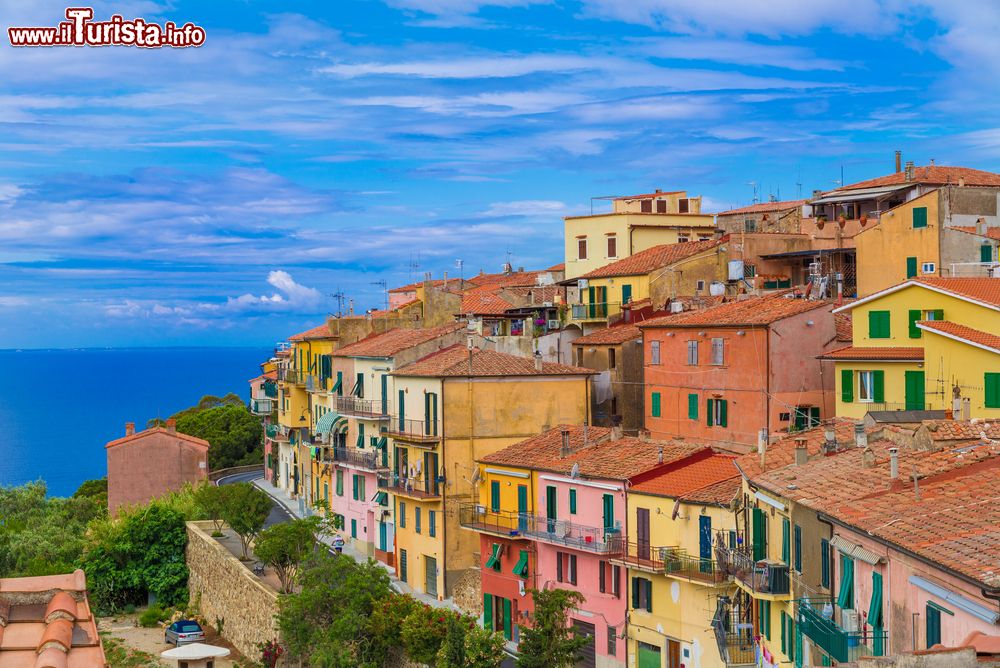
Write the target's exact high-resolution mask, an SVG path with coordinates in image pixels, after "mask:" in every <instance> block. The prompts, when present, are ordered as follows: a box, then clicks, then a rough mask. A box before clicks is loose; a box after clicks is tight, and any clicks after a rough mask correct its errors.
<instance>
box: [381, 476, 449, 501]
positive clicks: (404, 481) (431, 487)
mask: <svg viewBox="0 0 1000 668" xmlns="http://www.w3.org/2000/svg"><path fill="white" fill-rule="evenodd" d="M378 486H379V487H380V488H382V489H385V490H386V491H389V492H392V493H393V494H396V495H398V496H408V497H411V498H414V499H437V498H440V496H441V492H442V490H443V489H444V479H443V477H441V478H431V477H428V478H424V477H422V476H421V477H412V478H405V477H402V476H399V475H396V474H395V473H393V474H391V475H388V476H386V477H384V478H379V479H378Z"/></svg>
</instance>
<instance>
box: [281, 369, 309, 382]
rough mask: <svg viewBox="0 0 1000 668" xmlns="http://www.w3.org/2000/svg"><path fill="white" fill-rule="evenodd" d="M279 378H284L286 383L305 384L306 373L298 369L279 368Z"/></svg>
mask: <svg viewBox="0 0 1000 668" xmlns="http://www.w3.org/2000/svg"><path fill="white" fill-rule="evenodd" d="M278 380H283V381H285V382H286V383H292V384H293V385H305V384H306V380H305V374H304V373H302V372H301V371H299V370H298V369H287V368H279V369H278Z"/></svg>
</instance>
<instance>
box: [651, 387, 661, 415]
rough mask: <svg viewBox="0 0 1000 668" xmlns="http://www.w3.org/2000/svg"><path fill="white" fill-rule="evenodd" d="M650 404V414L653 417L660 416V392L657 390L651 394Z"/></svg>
mask: <svg viewBox="0 0 1000 668" xmlns="http://www.w3.org/2000/svg"><path fill="white" fill-rule="evenodd" d="M652 404H653V409H652V416H653V417H660V393H659V392H653V395H652Z"/></svg>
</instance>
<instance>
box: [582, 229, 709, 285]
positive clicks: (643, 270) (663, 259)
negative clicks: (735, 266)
mask: <svg viewBox="0 0 1000 668" xmlns="http://www.w3.org/2000/svg"><path fill="white" fill-rule="evenodd" d="M728 240H729V238H728V237H723V238H722V239H707V240H705V241H686V242H684V243H677V244H663V245H662V246H653V247H652V248H647V249H646V250H644V251H639V252H638V253H633V254H632V255H630V256H629V257H627V258H624V259H622V260H618V261H617V262H612V263H611V264H608V265H605V266H603V267H600V268H599V269H595V270H594V271H591V272H589V273H586V274H584V275H583V276H581V277H580V278H610V277H612V276H638V275H641V274H648V273H649V272H651V271H655V270H657V269H660V268H662V267H667V266H669V265H671V264H673V263H675V262H679V261H680V260H683V259H685V258H689V257H691V256H693V255H697V254H698V253H703V252H705V251H708V250H712V249H713V248H715V247H717V246H720V245H721V244H723V243H725V242H726V241H728Z"/></svg>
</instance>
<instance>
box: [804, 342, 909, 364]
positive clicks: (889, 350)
mask: <svg viewBox="0 0 1000 668" xmlns="http://www.w3.org/2000/svg"><path fill="white" fill-rule="evenodd" d="M816 359H821V360H844V361H852V360H859V361H873V362H910V361H915V362H919V361H921V360H923V359H924V349H923V348H904V347H899V346H884V347H864V346H844V347H843V348H837V349H836V350H830V351H828V352H825V353H823V354H822V355H818V356H817V357H816Z"/></svg>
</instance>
